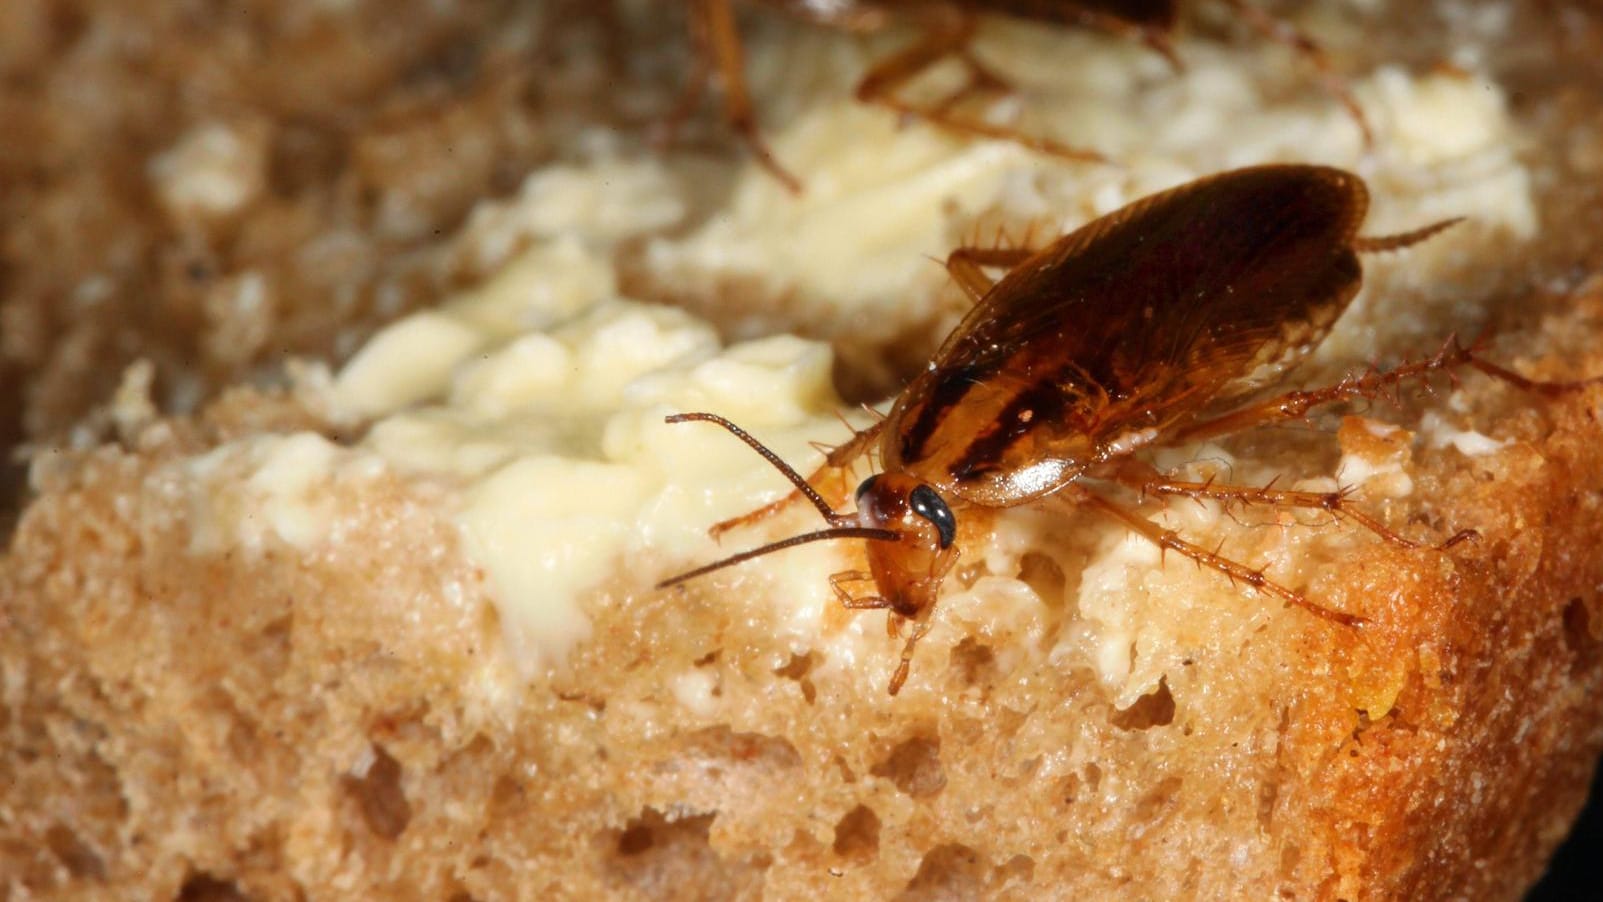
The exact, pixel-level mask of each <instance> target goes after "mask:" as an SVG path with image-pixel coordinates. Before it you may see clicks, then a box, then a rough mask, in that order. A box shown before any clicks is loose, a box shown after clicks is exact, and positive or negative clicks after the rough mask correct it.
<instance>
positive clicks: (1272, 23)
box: [1224, 0, 1375, 151]
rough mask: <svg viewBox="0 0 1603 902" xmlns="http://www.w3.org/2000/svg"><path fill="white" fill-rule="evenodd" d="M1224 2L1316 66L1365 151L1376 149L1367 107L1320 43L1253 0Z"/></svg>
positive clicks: (1258, 29)
mask: <svg viewBox="0 0 1603 902" xmlns="http://www.w3.org/2000/svg"><path fill="white" fill-rule="evenodd" d="M1224 2H1225V3H1226V4H1228V5H1229V6H1230V7H1231V8H1232V9H1234V10H1235V11H1236V13H1237V15H1239V16H1241V18H1243V19H1245V20H1246V21H1247V24H1248V25H1250V26H1252V28H1253V30H1255V31H1257V32H1258V33H1259V34H1261V35H1263V36H1264V37H1265V38H1267V39H1269V40H1271V41H1274V42H1276V43H1279V44H1284V45H1286V46H1287V47H1290V48H1291V49H1292V50H1293V51H1295V52H1297V53H1300V54H1302V56H1303V58H1304V59H1306V60H1308V63H1309V64H1310V65H1312V66H1313V67H1314V71H1315V72H1317V73H1319V81H1320V83H1321V84H1323V85H1324V86H1325V93H1327V94H1329V95H1330V96H1331V97H1334V98H1336V102H1337V103H1339V104H1341V105H1342V106H1343V107H1344V108H1346V110H1347V114H1348V115H1349V116H1351V117H1352V119H1353V122H1354V123H1355V124H1356V125H1357V126H1358V133H1359V135H1360V136H1362V138H1363V142H1364V150H1366V151H1368V150H1373V149H1374V147H1375V133H1374V131H1373V130H1372V129H1371V128H1370V127H1369V118H1368V117H1366V116H1365V115H1364V110H1363V107H1361V106H1359V105H1358V98H1356V97H1354V96H1353V92H1352V88H1351V87H1349V86H1348V84H1347V80H1346V79H1344V78H1342V77H1341V76H1340V75H1339V74H1337V72H1336V68H1335V67H1334V66H1332V65H1331V64H1330V58H1329V57H1327V56H1326V55H1325V51H1324V48H1322V47H1320V46H1319V43H1318V42H1317V41H1315V40H1314V39H1313V38H1311V37H1309V36H1308V35H1307V34H1306V33H1304V32H1303V31H1302V29H1300V28H1298V27H1297V26H1295V25H1293V24H1291V23H1290V22H1288V21H1286V20H1285V19H1280V18H1276V17H1275V16H1271V15H1270V14H1268V13H1266V12H1264V11H1263V10H1262V9H1259V8H1258V7H1257V6H1256V5H1255V4H1253V3H1251V2H1249V0H1224Z"/></svg>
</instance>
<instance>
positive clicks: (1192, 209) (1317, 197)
mask: <svg viewBox="0 0 1603 902" xmlns="http://www.w3.org/2000/svg"><path fill="white" fill-rule="evenodd" d="M1367 207H1369V192H1367V189H1366V186H1364V183H1363V179H1359V178H1358V176H1356V175H1351V173H1348V171H1343V170H1337V168H1327V167H1311V165H1265V167H1255V168H1246V170H1236V171H1228V173H1220V175H1213V176H1209V178H1202V179H1197V181H1193V183H1189V184H1183V186H1180V187H1175V189H1170V191H1165V192H1161V194H1154V195H1151V197H1146V199H1143V200H1138V202H1135V203H1132V205H1129V207H1124V208H1122V210H1117V211H1114V213H1109V215H1106V216H1103V218H1100V219H1095V221H1092V223H1088V224H1085V226H1082V228H1080V229H1077V231H1074V232H1071V234H1068V236H1064V237H1060V239H1058V240H1055V242H1052V244H1050V245H1048V247H1045V248H1042V250H1037V252H1031V250H1026V248H973V247H965V248H957V250H954V252H952V253H951V255H949V256H947V261H946V266H947V269H949V271H951V274H952V277H954V280H955V282H957V284H959V285H960V287H962V288H963V292H965V293H967V295H968V296H970V298H971V300H973V301H975V306H973V309H971V311H970V312H968V314H967V316H965V317H963V320H962V322H960V324H959V327H957V328H955V330H954V332H952V333H951V336H947V340H946V341H944V343H943V344H941V348H939V349H938V351H936V354H935V357H933V359H931V360H930V365H928V368H925V370H923V372H920V373H919V375H917V377H915V378H914V380H912V383H911V385H909V386H907V388H906V389H904V391H902V393H901V396H898V397H896V401H894V404H893V405H891V409H890V413H888V415H886V417H885V418H883V420H880V421H878V423H875V425H872V426H869V428H866V429H862V431H859V433H856V436H854V437H853V439H851V441H848V442H846V444H843V445H840V447H837V449H834V450H832V452H830V453H829V455H827V458H826V461H824V466H822V468H819V471H818V473H816V474H814V479H816V477H818V476H819V474H822V473H824V471H826V469H843V468H846V466H848V465H851V463H853V461H854V460H856V458H858V457H861V455H862V453H864V452H867V450H869V449H870V447H872V445H874V444H875V442H878V458H880V465H882V471H880V473H878V474H875V476H870V477H869V479H866V481H864V482H862V484H861V485H859V487H858V490H856V511H850V513H842V511H837V509H834V508H832V506H830V505H829V503H827V501H826V500H824V498H822V495H821V493H819V492H818V490H816V489H814V487H813V484H811V481H810V479H806V477H803V476H801V474H798V473H797V471H795V469H793V468H792V466H789V465H787V463H784V461H782V460H781V458H779V457H777V455H776V453H774V452H771V450H769V449H768V447H765V445H763V444H761V442H758V441H757V439H755V437H752V436H750V434H747V433H745V431H744V429H741V428H739V426H736V425H734V423H731V421H728V420H725V418H723V417H718V415H715V413H678V415H673V417H668V423H684V421H709V423H715V425H718V426H721V428H725V429H728V431H729V433H733V434H734V436H736V437H739V439H741V441H744V442H745V444H747V445H750V447H752V449H753V450H757V453H760V455H761V457H763V458H765V460H768V463H771V465H773V466H774V468H776V469H779V473H782V474H784V476H785V479H789V481H790V482H792V484H793V485H795V492H793V493H792V495H789V497H787V498H784V500H781V501H776V503H774V505H769V506H768V508H761V509H758V511H753V513H750V514H745V516H742V517H736V519H734V521H726V522H725V524H720V525H721V527H728V525H733V524H739V522H749V521H752V519H757V517H760V516H763V514H765V513H768V511H771V509H774V508H776V506H777V505H782V503H785V501H789V500H792V498H795V497H805V498H806V500H810V501H811V503H813V506H814V508H818V511H819V513H821V514H822V516H824V521H826V522H827V529H822V530H818V532H808V534H803V535H797V537H792V538H785V540H781V542H774V543H769V545H763V546H760V548H753V550H750V551H742V553H739V554H733V556H729V558H725V559H721V561H717V562H712V564H707V566H704V567H697V569H694V570H689V572H684V574H680V575H676V577H673V578H668V580H664V582H662V583H659V588H667V586H673V585H678V583H683V582H686V580H691V578H696V577H701V575H704V574H709V572H713V570H720V569H723V567H729V566H734V564H739V562H742V561H750V559H752V558H758V556H763V554H769V553H774V551H779V550H782V548H790V546H795V545H803V543H810V542H821V540H832V538H862V540H867V564H869V569H867V570H846V572H842V574H835V575H832V577H830V585H832V588H834V591H835V594H837V598H838V599H840V602H842V604H843V606H845V607H848V609H853V610H864V609H885V610H888V612H890V628H891V633H893V634H894V633H896V631H898V630H899V628H901V626H904V625H907V623H911V625H912V626H911V633H909V636H907V639H906V644H904V646H902V654H901V662H899V665H898V666H896V670H894V673H893V674H891V679H890V692H891V694H893V695H894V694H896V692H898V691H899V689H901V686H902V683H904V681H906V679H907V671H909V666H911V662H912V655H914V649H915V646H917V642H919V639H920V638H922V636H923V634H925V633H927V631H928V628H930V623H931V614H933V610H935V606H936V598H938V594H939V590H941V583H943V580H944V578H946V575H947V574H949V572H951V570H952V566H954V564H955V561H957V556H959V548H957V513H960V511H962V509H963V508H1011V506H1018V505H1032V503H1042V501H1045V500H1048V498H1063V500H1066V501H1068V503H1071V505H1085V506H1090V508H1092V509H1096V511H1100V513H1103V514H1106V516H1109V517H1112V519H1116V521H1119V522H1120V524H1124V525H1125V527H1129V529H1130V530H1133V532H1137V534H1140V535H1143V537H1146V538H1149V540H1151V542H1153V543H1156V545H1157V546H1159V548H1162V550H1165V551H1175V553H1178V554H1181V556H1185V558H1189V559H1193V561H1196V562H1197V564H1201V566H1204V567H1209V569H1213V570H1217V572H1220V574H1223V575H1225V577H1226V578H1230V580H1231V582H1233V583H1241V585H1244V586H1249V588H1250V590H1255V591H1258V593H1265V594H1270V596H1276V598H1279V599H1282V601H1284V602H1287V604H1290V606H1295V607H1298V609H1302V610H1305V612H1308V614H1310V615H1313V617H1316V618H1319V620H1324V622H1329V623H1334V625H1337V626H1345V628H1358V626H1361V625H1363V623H1364V618H1363V617H1361V615H1358V614H1351V612H1345V610H1335V609H1330V607H1326V606H1322V604H1318V602H1314V601H1310V599H1308V598H1305V596H1303V594H1302V593H1300V591H1295V590H1290V588H1286V586H1281V585H1278V583H1276V582H1273V580H1270V578H1268V577H1265V575H1263V570H1262V569H1252V567H1247V566H1244V564H1239V562H1236V561H1231V559H1228V558H1225V556H1221V554H1218V553H1217V551H1209V550H1207V548H1202V546H1199V545H1194V543H1191V542H1188V540H1185V538H1181V537H1180V535H1178V534H1177V532H1173V530H1167V529H1162V527H1159V525H1156V524H1154V522H1151V521H1148V519H1145V517H1141V516H1138V514H1137V513H1133V511H1130V509H1127V508H1125V506H1120V505H1119V503H1116V501H1114V500H1111V498H1108V497H1106V495H1104V493H1103V492H1100V490H1096V489H1093V487H1092V485H1087V482H1092V481H1101V482H1111V484H1117V485H1125V487H1130V489H1137V490H1140V492H1141V493H1143V495H1159V497H1164V495H1183V497H1191V498H1212V500H1217V501H1221V503H1226V505H1231V503H1238V505H1241V503H1258V505H1274V506H1282V508H1306V509H1319V511H1327V513H1330V514H1334V516H1337V517H1345V519H1348V521H1351V522H1355V524H1358V525H1361V527H1363V529H1367V530H1371V532H1374V534H1375V535H1379V537H1380V538H1383V540H1385V542H1390V543H1393V545H1399V546H1404V548H1419V546H1420V543H1417V542H1412V540H1409V538H1404V537H1403V535H1398V534H1395V532H1391V530H1390V529H1387V527H1385V525H1383V524H1382V522H1379V521H1377V519H1374V517H1371V516H1369V514H1366V513H1364V511H1361V509H1358V508H1356V506H1353V505H1351V503H1350V501H1348V493H1347V492H1345V490H1337V492H1306V490H1282V489H1273V487H1252V485H1230V484H1223V482H1186V481H1180V479H1173V477H1170V476H1167V474H1164V473H1161V471H1157V469H1156V468H1153V466H1151V465H1148V463H1145V461H1141V460H1140V457H1138V452H1140V450H1143V449H1148V447H1164V445H1178V444H1186V442H1196V441H1202V439H1209V437H1218V436H1228V434H1234V433H1241V431H1244V429H1249V428H1254V426H1260V425H1266V423H1276V421H1287V420H1297V418H1302V417H1305V415H1308V412H1310V410H1313V409H1314V407H1319V405H1326V404H1332V402H1340V401H1353V399H1364V397H1375V396H1377V394H1380V393H1382V391H1387V389H1396V388H1398V386H1399V385H1401V383H1404V381H1406V380H1411V378H1425V377H1428V375H1430V373H1431V372H1451V370H1454V368H1460V367H1470V368H1475V370H1480V372H1481V373H1486V375H1489V377H1492V378H1497V380H1500V381H1505V383H1510V385H1513V386H1516V388H1520V389H1524V391H1531V393H1539V394H1548V396H1557V394H1563V393H1569V391H1577V389H1581V388H1585V386H1592V385H1603V377H1598V378H1593V380H1585V381H1536V380H1529V378H1524V377H1521V375H1518V373H1515V372H1512V370H1507V368H1504V367H1500V365H1497V364H1494V362H1491V360H1486V359H1483V357H1481V356H1480V354H1478V352H1475V351H1473V349H1470V348H1464V346H1462V344H1459V343H1457V341H1456V340H1452V341H1449V343H1448V344H1446V346H1444V348H1443V349H1441V351H1439V352H1438V354H1435V356H1433V357H1428V359H1422V360H1417V362H1412V364H1406V365H1401V367H1396V368H1391V370H1372V372H1369V373H1366V375H1361V377H1350V378H1347V380H1342V381H1339V383H1335V385H1329V386H1324V388H1316V389H1300V391H1282V393H1279V394H1273V393H1270V391H1268V389H1270V388H1273V385H1274V381H1276V380H1278V378H1279V377H1281V375H1284V373H1286V372H1287V370H1289V368H1290V367H1292V365H1294V364H1295V362H1297V360H1298V359H1302V357H1303V356H1306V354H1308V352H1310V351H1313V349H1314V348H1316V346H1318V344H1319V341H1321V340H1322V338H1324V336H1326V335H1327V333H1329V330H1330V327H1332V325H1334V324H1335V320H1337V319H1339V317H1340V316H1342V312H1343V311H1345V309H1347V306H1348V303H1350V301H1351V300H1353V296H1355V295H1356V293H1358V288H1359V285H1361V282H1363V268H1361V264H1359V255H1361V253H1375V252H1390V250H1399V248H1404V247H1409V245H1414V244H1419V242H1422V240H1425V239H1428V237H1431V236H1435V234H1438V232H1441V231H1443V229H1446V228H1449V226H1452V224H1454V223H1456V221H1457V219H1446V221H1439V223H1435V224H1430V226H1425V228H1420V229H1415V231H1411V232H1403V234H1395V236H1383V237H1361V236H1359V234H1358V229H1359V226H1361V223H1363V219H1364V213H1366V211H1367ZM987 269H1005V274H1003V276H1002V277H1000V279H997V280H992V279H991V277H989V274H987ZM717 529H720V527H715V530H717ZM1472 535H1473V530H1465V532H1460V534H1456V535H1452V537H1451V538H1448V540H1446V542H1441V543H1436V545H1435V548H1441V550H1444V548H1449V546H1452V545H1456V543H1457V542H1462V540H1464V538H1468V537H1472ZM869 582H872V583H874V588H875V591H874V593H870V594H853V593H851V591H850V590H848V586H850V585H853V583H869Z"/></svg>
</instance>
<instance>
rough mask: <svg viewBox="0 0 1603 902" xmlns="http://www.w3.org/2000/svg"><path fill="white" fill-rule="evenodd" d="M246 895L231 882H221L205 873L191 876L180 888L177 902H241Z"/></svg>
mask: <svg viewBox="0 0 1603 902" xmlns="http://www.w3.org/2000/svg"><path fill="white" fill-rule="evenodd" d="M243 899H245V894H244V893H242V892H240V891H239V887H238V886H236V885H234V883H233V881H230V880H219V879H217V878H216V877H213V876H212V875H210V874H208V873H205V872H204V871H202V872H200V873H198V874H192V875H190V877H189V879H187V880H185V881H184V885H183V886H182V887H180V888H179V890H178V895H177V897H176V900H177V902H241V900H243Z"/></svg>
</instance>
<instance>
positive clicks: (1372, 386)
mask: <svg viewBox="0 0 1603 902" xmlns="http://www.w3.org/2000/svg"><path fill="white" fill-rule="evenodd" d="M1464 366H1467V367H1471V368H1473V369H1476V370H1479V371H1480V372H1482V373H1485V374H1486V375H1488V376H1491V377H1492V378H1494V379H1497V380H1499V381H1502V382H1507V383H1508V384H1510V385H1512V386H1514V387H1515V388H1518V389H1520V390H1522V391H1528V392H1533V393H1535V394H1541V395H1547V396H1549V397H1556V396H1558V395H1563V394H1567V393H1570V392H1574V391H1580V390H1581V389H1584V388H1587V387H1589V386H1593V385H1598V384H1603V377H1598V378H1594V379H1581V380H1576V381H1569V382H1545V381H1541V380H1537V379H1527V378H1526V377H1524V376H1521V375H1520V374H1518V373H1516V372H1514V371H1513V370H1510V369H1507V368H1505V367H1501V366H1498V365H1497V364H1495V363H1492V362H1491V361H1488V360H1483V359H1481V357H1480V356H1479V355H1477V354H1476V353H1475V351H1474V350H1473V349H1472V348H1466V347H1464V346H1463V345H1461V344H1459V343H1458V339H1457V337H1456V336H1455V337H1450V338H1448V340H1447V344H1445V345H1443V346H1442V349H1441V350H1440V351H1437V352H1436V354H1435V356H1432V357H1429V358H1427V359H1424V360H1418V361H1415V362H1413V363H1405V364H1403V365H1401V366H1398V367H1395V368H1393V369H1390V370H1371V371H1369V372H1366V373H1364V374H1363V375H1360V376H1348V377H1347V378H1345V379H1343V380H1341V381H1340V382H1337V383H1335V384H1334V385H1327V386H1325V387H1323V388H1316V389H1307V390H1300V391H1289V392H1286V393H1285V394H1282V395H1275V396H1274V397H1270V398H1265V399H1264V400H1262V401H1257V402H1254V403H1252V404H1248V405H1247V406H1245V407H1242V408H1238V409H1237V410H1234V411H1231V412H1229V413H1226V414H1223V415H1222V416H1218V417H1214V418H1211V419H1206V420H1202V421H1200V422H1197V423H1192V424H1191V425H1189V426H1186V427H1183V428H1181V429H1178V430H1176V431H1175V432H1174V433H1173V434H1172V435H1171V436H1170V438H1169V441H1172V442H1175V443H1179V442H1191V441H1200V440H1202V439H1208V438H1215V437H1217V436H1221V435H1231V434H1234V433H1237V432H1241V431H1243V430H1245V429H1249V428H1251V427H1253V426H1259V425H1263V424H1266V423H1274V422H1279V421H1283V420H1296V419H1301V418H1302V417H1304V416H1307V415H1308V412H1309V411H1310V410H1312V409H1313V408H1315V407H1318V406H1320V405H1323V404H1333V403H1336V402H1338V401H1351V400H1356V399H1361V398H1375V397H1377V396H1379V395H1380V394H1381V393H1382V392H1384V391H1386V390H1388V389H1392V390H1395V389H1397V388H1398V387H1399V386H1401V384H1402V383H1403V382H1405V381H1407V380H1409V379H1414V378H1424V377H1427V376H1429V375H1430V374H1431V373H1434V372H1437V371H1442V372H1450V371H1451V370H1453V369H1455V368H1457V367H1464Z"/></svg>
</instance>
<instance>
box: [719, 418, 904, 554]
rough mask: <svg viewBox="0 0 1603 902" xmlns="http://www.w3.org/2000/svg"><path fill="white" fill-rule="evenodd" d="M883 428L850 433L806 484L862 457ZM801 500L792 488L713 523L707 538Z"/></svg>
mask: <svg viewBox="0 0 1603 902" xmlns="http://www.w3.org/2000/svg"><path fill="white" fill-rule="evenodd" d="M884 428H885V421H884V420H880V421H878V422H876V423H871V424H869V425H868V426H867V427H865V428H863V429H861V430H858V431H856V432H854V433H853V434H852V437H851V438H849V439H847V440H846V441H845V443H844V444H841V445H837V446H836V447H835V448H833V449H832V450H830V452H829V453H828V454H826V455H825V456H824V462H823V463H822V464H820V465H819V466H818V469H816V470H814V471H813V472H812V474H811V475H809V476H808V477H807V484H808V485H814V484H815V483H816V482H817V481H818V479H819V477H821V476H823V475H824V473H826V472H828V471H830V470H841V469H844V468H845V467H846V466H847V465H848V464H850V463H851V462H852V461H854V460H856V459H857V458H858V457H860V456H862V454H863V452H865V451H867V450H868V449H869V447H870V446H871V445H872V444H873V441H874V439H876V438H878V437H879V434H880V432H881V431H882V430H884ZM801 497H803V494H802V490H801V489H800V488H799V487H798V488H794V489H792V490H791V491H790V492H788V493H786V494H785V495H784V496H783V497H781V498H779V499H777V500H775V501H770V502H769V503H767V504H765V505H763V506H762V507H759V508H757V509H756V510H753V511H748V512H746V513H744V514H740V515H739V516H735V517H730V518H729V519H727V520H721V521H719V522H717V523H714V524H713V525H712V527H711V528H709V529H708V530H707V534H708V535H710V536H712V537H713V538H715V539H716V538H718V537H719V536H721V535H723V534H724V533H726V532H729V531H730V530H732V529H739V528H741V527H744V526H750V525H751V524H753V523H757V522H760V521H762V520H766V519H768V518H769V517H771V516H773V515H774V514H776V513H778V512H779V511H781V510H783V509H784V508H786V507H788V506H789V505H790V504H792V503H793V502H795V501H796V500H797V499H799V498H801Z"/></svg>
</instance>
